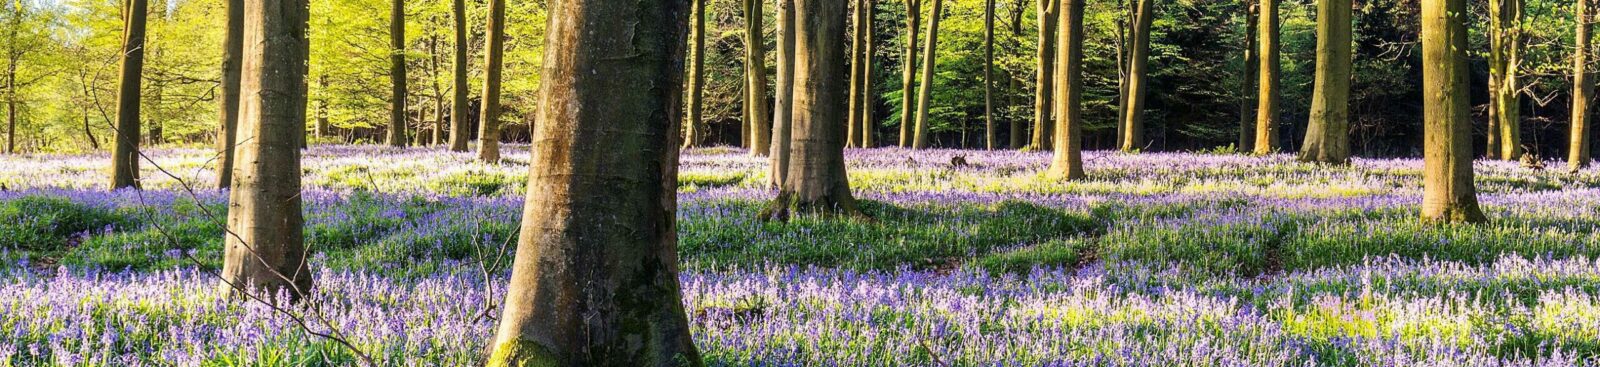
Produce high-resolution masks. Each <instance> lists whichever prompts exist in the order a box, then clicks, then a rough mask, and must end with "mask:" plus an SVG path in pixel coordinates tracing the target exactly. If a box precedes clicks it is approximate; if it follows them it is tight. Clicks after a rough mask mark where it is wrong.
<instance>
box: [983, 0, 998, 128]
mask: <svg viewBox="0 0 1600 367" xmlns="http://www.w3.org/2000/svg"><path fill="white" fill-rule="evenodd" d="M995 133H996V131H995V127H994V0H985V4H984V7H983V148H984V149H994V148H995V147H996V146H997V145H999V144H1000V137H998V136H995Z"/></svg>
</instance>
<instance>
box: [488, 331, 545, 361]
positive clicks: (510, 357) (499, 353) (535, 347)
mask: <svg viewBox="0 0 1600 367" xmlns="http://www.w3.org/2000/svg"><path fill="white" fill-rule="evenodd" d="M559 365H561V357H560V356H559V355H557V354H556V353H555V352H554V351H551V350H550V349H549V348H545V347H544V346H542V345H539V343H535V342H533V341H532V340H526V339H522V338H517V339H515V340H507V341H504V342H501V343H500V344H496V345H495V346H494V352H493V354H491V355H490V356H489V363H488V364H486V366H488V367H555V366H559Z"/></svg>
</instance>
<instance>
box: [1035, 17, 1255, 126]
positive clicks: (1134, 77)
mask: <svg viewBox="0 0 1600 367" xmlns="http://www.w3.org/2000/svg"><path fill="white" fill-rule="evenodd" d="M1270 1H1276V0H1270ZM1134 6H1135V7H1137V8H1136V9H1135V10H1134V13H1133V32H1132V33H1133V34H1132V35H1133V38H1132V40H1131V45H1130V46H1132V47H1131V48H1130V49H1131V51H1132V52H1130V53H1129V54H1128V86H1127V88H1128V89H1127V91H1126V94H1125V97H1124V98H1127V102H1125V103H1123V111H1122V116H1123V117H1122V121H1123V124H1124V125H1125V126H1126V127H1124V128H1123V134H1122V151H1124V152H1131V151H1134V150H1138V149H1140V148H1143V147H1144V100H1145V94H1147V90H1148V87H1146V86H1145V85H1146V84H1149V79H1150V78H1149V76H1150V72H1149V70H1148V69H1149V68H1150V26H1151V23H1152V22H1153V21H1154V18H1155V0H1136V1H1135V2H1134ZM1058 135H1059V134H1058Z"/></svg>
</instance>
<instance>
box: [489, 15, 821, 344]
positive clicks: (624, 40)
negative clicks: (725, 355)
mask: <svg viewBox="0 0 1600 367" xmlns="http://www.w3.org/2000/svg"><path fill="white" fill-rule="evenodd" d="M688 4H689V3H688V1H684V0H672V1H624V0H591V1H571V2H569V1H557V2H553V3H551V5H552V6H551V9H550V17H551V18H550V19H552V21H551V22H550V25H551V27H550V29H549V31H548V33H547V34H546V36H545V39H546V47H548V49H549V50H551V51H552V52H548V53H545V62H544V69H543V70H544V71H545V73H544V78H543V83H544V85H543V86H542V89H541V90H540V100H541V101H543V104H544V105H545V106H544V107H543V108H540V109H539V112H538V115H537V118H536V121H537V123H536V124H535V126H534V138H533V141H534V143H533V146H532V149H533V155H532V156H533V158H534V160H535V161H534V162H532V163H531V164H530V165H529V166H530V168H529V176H528V187H529V188H530V190H528V200H527V203H528V205H524V210H523V216H522V236H521V238H520V240H519V241H518V243H517V255H516V260H515V261H514V262H513V268H512V273H511V285H510V287H509V288H508V290H507V292H506V301H505V309H504V312H503V313H502V316H501V318H500V325H499V328H498V330H497V332H496V334H495V339H494V342H493V343H492V344H491V345H492V346H493V348H494V351H493V353H492V354H491V357H490V359H489V362H488V365H489V366H491V367H502V366H609V365H628V366H657V367H667V366H699V365H701V363H702V362H701V359H700V354H699V352H698V351H696V349H695V345H694V341H693V339H691V338H690V336H689V322H688V318H687V316H685V314H684V309H683V297H682V291H681V288H680V285H679V284H678V257H677V251H678V249H677V246H678V245H677V244H678V239H677V223H676V221H675V218H674V213H675V212H676V210H677V199H676V197H677V196H676V195H677V192H676V187H677V171H678V169H677V167H678V149H676V148H677V147H678V144H679V142H678V138H679V136H680V135H679V133H680V131H679V126H678V123H679V121H681V120H680V119H681V118H682V117H683V116H682V115H681V114H682V110H681V109H682V108H683V100H682V98H683V60H684V48H685V46H686V42H685V36H686V34H687V33H688V29H687V28H688V25H687V22H686V20H687V17H688V16H689V14H688V13H689V5H688ZM841 56H842V55H841ZM640 86H653V87H648V88H641V87H640ZM593 106H604V108H592V107H593ZM596 146H606V147H610V148H608V149H593V147H596Z"/></svg>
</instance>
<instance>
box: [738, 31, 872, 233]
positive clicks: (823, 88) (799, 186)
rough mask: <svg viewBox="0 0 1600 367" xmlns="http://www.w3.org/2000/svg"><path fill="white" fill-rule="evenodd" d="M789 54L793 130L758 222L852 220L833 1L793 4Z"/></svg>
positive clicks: (843, 72)
mask: <svg viewBox="0 0 1600 367" xmlns="http://www.w3.org/2000/svg"><path fill="white" fill-rule="evenodd" d="M793 2H794V6H795V11H794V13H795V16H796V19H795V24H794V25H795V27H794V30H795V46H794V47H795V52H794V79H793V88H794V89H793V93H794V94H793V103H794V111H793V113H794V114H793V116H791V119H792V121H791V123H792V125H793V126H792V128H793V131H792V133H793V136H792V145H791V147H790V152H789V161H788V170H789V173H788V174H787V175H786V176H785V177H784V181H783V184H782V185H779V187H778V197H777V199H775V200H774V201H773V202H772V204H770V206H769V207H768V208H767V209H766V210H765V211H764V213H762V216H763V217H766V218H776V219H787V218H789V217H790V216H791V215H794V214H805V213H826V214H846V215H857V214H859V213H860V211H859V210H858V209H857V208H856V201H855V198H854V197H853V196H851V194H850V181H849V179H848V178H847V177H846V176H845V166H844V141H843V139H844V138H845V135H844V134H843V131H840V130H839V129H840V128H842V127H844V122H845V118H846V117H847V115H846V114H845V112H846V111H845V107H846V106H847V104H846V100H845V99H846V97H847V94H848V93H847V91H846V90H845V88H843V86H842V85H840V84H839V83H838V82H837V81H839V80H846V78H847V75H848V74H849V71H848V70H847V68H846V67H845V58H844V57H845V52H846V48H845V44H844V42H845V38H844V36H845V29H844V28H845V6H844V5H845V4H844V2H842V1H837V0H793Z"/></svg>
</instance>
